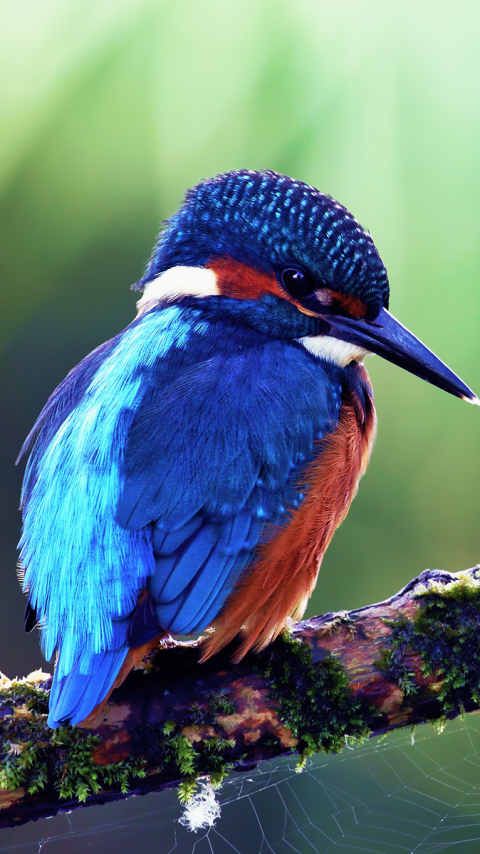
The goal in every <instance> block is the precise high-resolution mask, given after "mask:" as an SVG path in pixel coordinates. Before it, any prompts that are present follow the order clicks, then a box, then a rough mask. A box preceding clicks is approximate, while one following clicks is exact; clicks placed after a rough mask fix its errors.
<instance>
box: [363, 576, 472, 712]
mask: <svg viewBox="0 0 480 854" xmlns="http://www.w3.org/2000/svg"><path fill="white" fill-rule="evenodd" d="M416 595H417V596H418V597H420V598H421V599H422V606H421V608H420V609H419V610H418V612H417V614H416V616H415V618H414V620H413V621H411V620H408V619H407V618H406V617H404V616H401V617H400V618H399V619H398V620H391V621H387V622H386V624H387V625H388V626H390V628H391V629H392V633H391V635H390V637H389V639H388V644H389V647H388V649H387V650H386V651H384V653H383V654H382V657H381V659H380V660H379V661H377V662H375V664H376V665H377V667H378V668H379V669H380V670H381V671H382V673H383V674H384V675H385V677H386V678H387V679H388V680H389V681H391V682H395V683H396V684H398V685H399V687H400V688H401V689H402V690H403V691H404V693H405V694H406V695H407V696H408V695H409V694H414V693H415V692H416V691H418V690H419V689H418V686H417V684H416V683H415V677H414V674H413V673H410V672H409V671H408V670H407V668H406V667H405V665H404V663H403V661H404V659H405V655H406V653H407V652H408V651H411V652H415V653H418V654H419V655H420V656H421V658H422V662H423V663H422V673H423V674H424V675H425V676H431V675H432V674H433V675H435V676H436V677H437V678H438V682H441V683H442V684H441V687H440V689H439V691H438V693H437V694H436V696H437V698H438V701H439V703H440V705H441V709H442V715H441V716H440V717H439V719H438V720H437V722H436V723H437V726H438V727H439V728H441V727H443V726H444V724H445V720H446V717H453V716H456V715H457V714H461V713H462V710H463V709H464V708H465V706H466V705H468V704H469V703H470V704H471V703H472V702H473V703H475V704H479V703H480V656H479V654H478V634H479V630H478V626H479V618H480V581H478V580H477V579H476V578H475V577H474V576H473V575H472V574H471V573H470V574H469V573H459V574H458V576H457V577H456V578H455V579H454V580H453V581H451V582H450V583H447V584H444V583H442V582H441V581H438V580H433V581H431V582H430V583H429V586H428V587H425V586H423V587H421V588H420V589H417V591H416Z"/></svg>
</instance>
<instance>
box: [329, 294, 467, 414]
mask: <svg viewBox="0 0 480 854" xmlns="http://www.w3.org/2000/svg"><path fill="white" fill-rule="evenodd" d="M319 315H320V316H321V317H322V320H324V321H326V322H327V323H328V324H329V325H330V327H331V330H330V332H329V333H328V334H330V335H332V336H333V337H334V338H340V340H341V341H348V342H349V343H350V344H356V345H357V346H358V347H363V348H364V349H365V350H368V351H369V352H370V353H377V355H379V356H383V358H384V359H387V360H388V361H389V362H393V364H394V365H399V367H400V368H405V370H407V371H410V373H412V374H415V375H416V376H417V377H421V379H423V380H426V381H427V382H429V383H432V385H436V386H438V387H439V388H443V389H444V391H448V392H450V394H454V395H456V396H457V397H461V398H462V399H463V400H467V401H469V403H475V404H477V405H480V400H479V399H478V397H477V396H476V394H474V393H473V391H472V390H471V389H470V388H469V387H468V386H467V385H465V383H464V382H462V380H461V379H460V377H457V375H456V374H454V373H453V371H451V370H450V368H447V366H446V365H445V364H444V362H441V361H440V359H438V358H437V357H436V356H435V354H434V353H432V351H431V350H429V349H428V347H425V344H422V342H421V341H419V340H418V338H415V335H412V333H411V332H409V331H408V329H406V328H405V326H402V324H401V323H399V321H398V320H396V319H395V317H393V315H392V314H390V312H389V311H387V309H386V308H382V309H381V311H380V313H379V314H378V316H377V317H376V318H375V321H374V322H369V321H367V320H358V319H356V318H353V317H342V316H340V315H334V314H329V313H327V312H325V313H323V312H322V313H320V312H319Z"/></svg>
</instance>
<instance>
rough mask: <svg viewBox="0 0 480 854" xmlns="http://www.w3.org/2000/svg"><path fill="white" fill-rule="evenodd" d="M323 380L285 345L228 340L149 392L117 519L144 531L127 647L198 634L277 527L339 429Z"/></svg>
mask: <svg viewBox="0 0 480 854" xmlns="http://www.w3.org/2000/svg"><path fill="white" fill-rule="evenodd" d="M218 349H220V352H218ZM326 370H328V368H327V367H326V366H325V367H321V366H320V364H319V362H318V361H316V360H314V359H313V358H312V357H311V356H310V355H309V354H308V353H306V352H305V350H304V348H303V347H301V346H298V345H297V344H295V343H293V344H290V345H289V344H286V343H285V342H279V341H276V340H274V339H267V338H265V337H264V336H255V335H252V334H249V333H246V332H245V331H240V330H237V332H236V333H233V332H232V333H231V335H230V338H229V340H228V344H227V345H224V346H223V347H218V346H217V352H216V353H212V354H211V355H210V357H209V358H208V359H206V360H203V361H199V362H195V363H194V364H193V365H189V366H188V367H186V368H185V369H184V370H183V371H181V372H180V374H179V375H178V376H177V377H176V378H174V379H173V380H172V381H171V382H169V383H168V384H167V385H166V386H165V385H163V386H162V385H161V384H160V383H154V384H153V388H152V393H151V395H149V396H148V397H147V396H145V398H144V402H143V404H142V406H141V407H140V408H139V410H138V411H137V412H136V414H135V417H134V419H133V422H132V425H131V429H130V432H129V437H128V442H127V445H126V449H125V456H124V469H125V471H124V487H123V491H122V495H121V499H120V501H119V504H118V508H117V520H118V522H119V523H120V525H122V526H123V527H125V528H127V529H128V530H131V531H139V530H142V529H144V528H145V526H151V527H152V531H153V536H152V547H153V552H154V557H155V571H154V573H153V574H152V575H151V576H150V577H149V579H148V582H147V588H148V591H149V594H150V601H149V602H147V603H145V602H142V603H141V605H140V606H139V608H138V609H137V611H136V613H135V615H134V618H133V622H132V625H131V627H130V643H131V644H132V645H135V644H136V643H138V644H140V643H142V642H144V641H145V640H146V639H147V637H148V636H152V635H154V634H155V631H156V632H157V633H158V626H160V627H161V628H163V629H168V630H170V631H173V632H177V633H182V634H188V633H192V632H199V631H202V630H203V629H204V628H205V627H206V626H208V625H209V623H211V622H212V621H213V620H214V619H215V616H216V615H217V614H218V612H219V611H220V609H221V607H222V605H223V604H224V602H225V600H226V598H227V597H228V595H229V593H230V592H231V590H232V588H233V587H234V586H235V583H236V581H237V579H238V578H239V576H240V575H241V573H242V571H244V570H245V569H246V568H247V567H248V566H249V564H250V563H251V561H252V558H253V556H254V554H255V549H256V547H257V545H258V544H259V543H260V542H265V541H266V540H267V539H269V538H270V537H271V536H274V535H275V533H276V532H277V531H278V526H282V525H284V524H287V523H288V520H289V518H290V514H291V512H292V511H293V510H294V509H295V507H296V506H298V505H299V503H300V502H301V500H302V497H303V496H302V492H301V489H302V487H301V483H300V481H301V478H300V477H299V475H300V473H301V472H302V470H303V469H305V467H306V466H308V463H309V462H310V461H311V460H312V459H313V457H314V455H315V453H316V452H317V450H318V445H316V442H317V440H318V439H320V438H322V437H323V436H325V435H326V434H328V433H329V432H331V431H332V430H333V429H335V426H336V424H337V420H338V411H339V406H340V391H341V390H340V386H339V384H338V383H336V382H335V381H332V380H334V378H332V377H330V376H329V377H328V378H327V377H326V375H325V371H326ZM332 370H333V369H332ZM327 379H328V382H327ZM152 617H153V619H152Z"/></svg>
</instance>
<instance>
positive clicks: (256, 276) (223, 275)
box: [206, 256, 284, 299]
mask: <svg viewBox="0 0 480 854" xmlns="http://www.w3.org/2000/svg"><path fill="white" fill-rule="evenodd" d="M206 266H207V268H208V269H209V270H213V272H214V273H215V275H216V277H217V286H218V289H219V291H220V293H221V294H223V296H226V297H231V298H232V299H259V298H260V297H261V296H263V294H275V296H278V297H281V296H284V294H282V293H281V292H280V288H279V286H278V282H277V279H276V276H275V274H274V273H263V272H262V271H261V270H255V268H254V267H249V265H248V264H242V262H241V261H236V260H235V259H234V258H230V257H228V256H227V257H226V258H214V259H213V260H212V261H209V262H208V264H207V265H206Z"/></svg>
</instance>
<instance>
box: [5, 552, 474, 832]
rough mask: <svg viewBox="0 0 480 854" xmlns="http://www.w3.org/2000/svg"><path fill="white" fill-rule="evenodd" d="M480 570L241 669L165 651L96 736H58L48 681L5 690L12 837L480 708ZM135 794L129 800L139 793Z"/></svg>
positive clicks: (293, 633) (297, 631)
mask: <svg viewBox="0 0 480 854" xmlns="http://www.w3.org/2000/svg"><path fill="white" fill-rule="evenodd" d="M479 630H480V570H479V569H478V568H474V569H469V570H466V571H465V572H463V573H457V574H450V573H447V572H441V571H439V570H434V571H428V570H427V571H426V572H423V573H422V574H421V575H420V576H419V578H415V579H414V580H413V581H411V582H410V583H409V584H408V585H407V586H406V587H405V588H404V589H403V590H402V591H400V593H398V594H396V595H395V596H393V597H392V598H391V599H388V600H386V601H385V602H381V603H379V604H377V605H370V606H368V607H365V608H360V609H358V610H355V611H350V612H349V613H347V612H342V613H339V614H334V613H329V614H325V615H323V616H321V617H315V618H313V619H311V620H306V621H304V622H301V623H297V624H296V625H294V626H292V627H291V630H290V632H285V633H284V634H283V636H282V637H281V638H279V639H277V641H275V642H274V643H273V644H271V645H270V646H269V647H267V649H266V650H264V651H263V652H262V653H260V654H259V655H248V656H247V657H246V658H245V659H244V660H243V661H242V662H241V663H240V664H237V665H233V664H232V663H231V661H230V660H229V654H228V650H227V651H226V652H223V653H221V654H220V655H218V656H216V657H214V658H213V659H211V660H209V661H208V662H206V663H205V664H198V646H199V644H198V642H195V643H187V644H184V643H179V642H175V641H173V640H169V641H168V642H165V643H163V644H162V645H161V646H160V647H158V648H157V649H156V650H154V651H153V653H151V654H150V656H149V658H148V659H147V661H146V663H145V665H144V666H143V667H142V669H138V670H136V671H134V672H132V673H131V674H130V675H129V676H128V678H127V679H126V681H125V682H124V684H123V685H122V686H121V687H120V688H118V689H117V690H116V691H114V693H113V695H112V697H111V698H110V700H109V702H108V704H107V706H106V707H105V708H104V709H103V711H102V712H101V714H100V715H99V716H98V717H97V719H96V720H95V721H94V722H93V723H92V722H90V726H89V728H88V729H87V728H79V727H64V728H62V729H60V730H55V731H53V730H50V729H49V728H48V727H47V726H46V723H45V720H46V716H45V712H46V710H47V702H48V687H49V682H48V681H47V676H46V674H38V673H36V674H31V675H30V677H27V679H25V680H8V679H7V678H6V677H4V678H3V680H2V682H1V683H0V699H1V700H2V702H1V705H0V726H1V730H2V732H1V738H2V745H1V749H2V762H1V766H0V785H1V786H2V787H3V788H2V789H1V790H0V827H5V826H10V825H15V824H21V823H23V822H25V821H29V820H31V819H37V818H40V817H44V816H51V815H54V814H55V813H57V812H59V811H64V810H72V809H74V808H76V807H78V806H82V805H89V804H94V803H105V802H107V801H110V800H116V799H118V798H122V797H127V796H128V794H139V793H145V792H149V791H158V790H161V789H163V788H166V787H171V786H180V796H181V797H182V798H184V799H187V798H188V796H189V795H190V794H191V793H192V791H193V790H194V788H195V786H196V779H198V777H199V776H204V775H209V776H210V778H211V780H212V782H214V783H215V782H217V783H218V782H220V780H221V779H222V777H223V776H225V774H226V773H229V772H230V771H244V770H247V769H251V768H252V767H254V766H255V765H256V763H257V762H258V761H259V760H261V759H264V760H265V759H272V758H275V757H278V756H281V755H283V754H289V753H292V752H293V753H295V752H296V753H298V754H299V761H300V763H302V762H304V761H305V759H306V758H307V757H308V756H310V755H312V754H313V753H315V752H317V751H324V752H332V751H335V752H337V751H339V750H341V749H342V746H344V745H345V743H346V742H348V741H349V740H352V739H357V740H361V739H363V738H365V737H370V736H374V735H379V734H381V733H385V732H387V731H388V730H391V729H396V728H397V727H405V726H412V725H414V724H419V723H424V722H426V721H428V720H433V721H436V722H437V723H438V724H439V725H440V726H442V725H443V722H444V721H445V720H446V719H447V718H453V717H456V716H457V715H458V714H460V713H461V712H463V711H467V712H471V711H477V710H478V708H479V703H480V660H479V659H480V657H479V656H478V634H479ZM127 790H128V791H127Z"/></svg>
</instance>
